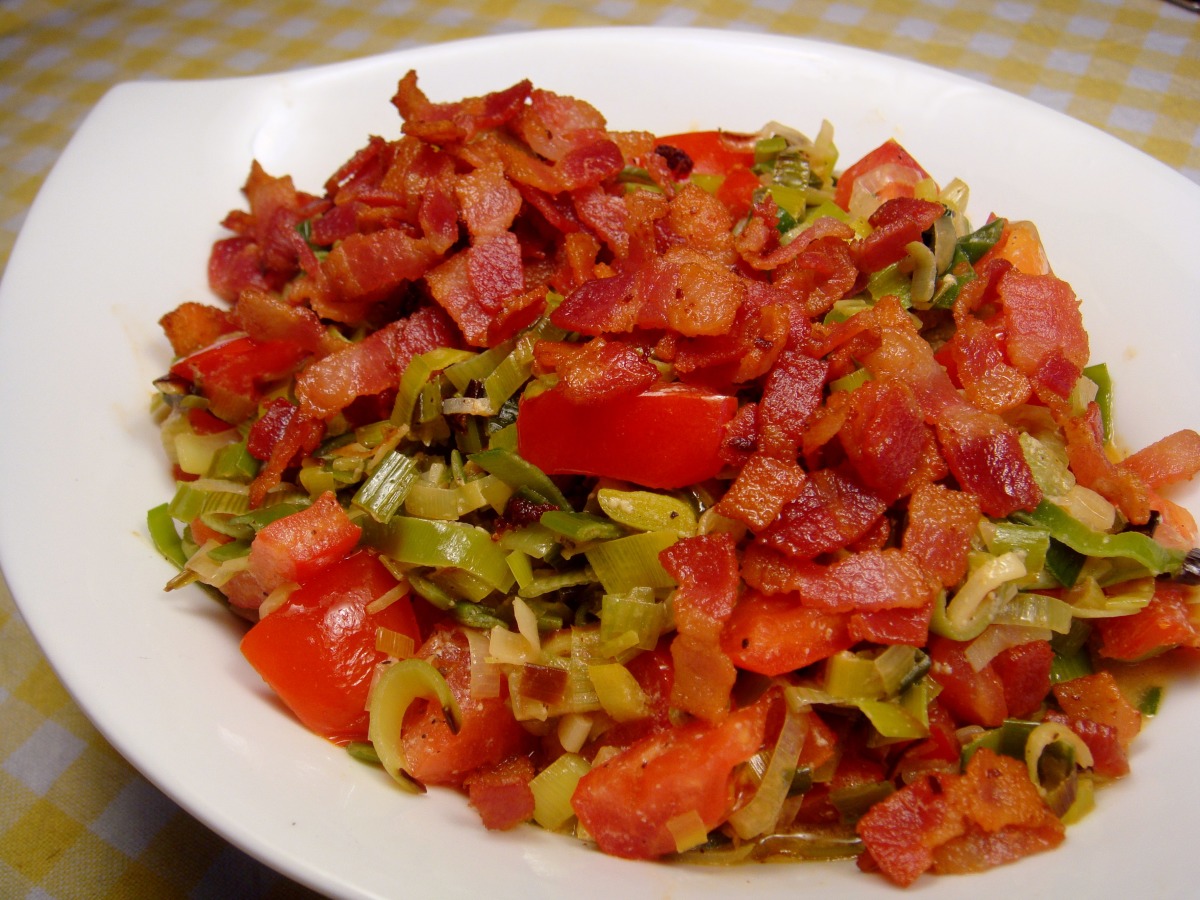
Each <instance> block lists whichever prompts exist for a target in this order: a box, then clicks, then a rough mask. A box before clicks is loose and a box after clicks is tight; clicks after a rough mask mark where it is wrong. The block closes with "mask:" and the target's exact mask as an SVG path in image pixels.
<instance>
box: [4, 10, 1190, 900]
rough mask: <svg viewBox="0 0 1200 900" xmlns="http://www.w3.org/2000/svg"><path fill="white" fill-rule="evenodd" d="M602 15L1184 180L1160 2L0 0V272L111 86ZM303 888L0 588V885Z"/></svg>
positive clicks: (1181, 46) (1175, 17)
mask: <svg viewBox="0 0 1200 900" xmlns="http://www.w3.org/2000/svg"><path fill="white" fill-rule="evenodd" d="M607 25H659V26H676V27H679V26H685V27H719V28H732V29H740V30H746V31H762V32H771V33H776V34H792V35H801V36H805V37H811V38H817V39H821V40H826V41H831V42H835V43H840V44H845V45H852V46H857V47H864V48H868V49H873V50H878V51H882V52H885V53H889V54H893V55H895V56H900V57H905V58H909V59H914V60H918V61H921V62H924V63H928V64H931V65H934V66H938V67H940V68H943V69H947V70H950V71H954V72H958V73H960V74H962V75H966V76H967V77H970V78H974V79H977V80H980V81H984V82H987V83H990V84H994V85H997V86H999V87H1002V88H1005V89H1007V90H1009V91H1012V92H1014V93H1016V94H1020V95H1023V96H1026V97H1029V98H1031V99H1033V100H1035V101H1037V102H1039V103H1042V104H1044V105H1046V106H1049V107H1052V108H1054V109H1057V110H1059V111H1061V112H1063V113H1066V114H1067V115H1070V116H1073V117H1075V118H1077V119H1080V120H1083V121H1085V122H1088V123H1090V124H1092V125H1095V126H1097V127H1099V128H1101V129H1103V130H1105V131H1107V132H1109V133H1111V134H1113V135H1115V136H1116V137H1118V138H1120V139H1121V140H1123V141H1125V142H1127V143H1129V144H1132V145H1133V146H1135V147H1137V148H1139V149H1141V150H1143V151H1145V152H1146V153H1148V154H1150V155H1151V156H1154V157H1157V158H1158V159H1160V160H1162V161H1163V162H1164V163H1166V164H1167V165H1169V166H1171V167H1173V168H1175V169H1177V170H1179V171H1180V172H1182V173H1183V174H1184V175H1185V176H1187V177H1188V178H1191V179H1192V180H1194V181H1197V182H1200V16H1197V15H1195V14H1193V13H1189V12H1187V11H1185V10H1182V9H1179V8H1177V7H1175V6H1173V5H1171V4H1169V3H1167V2H1165V0H1124V2H1123V0H1048V2H1040V3H1039V2H1032V0H1031V2H1019V0H995V2H986V0H907V2H906V0H873V2H857V0H839V2H806V0H793V2H788V0H722V2H720V3H717V2H705V3H700V2H692V3H684V2H679V3H671V2H665V0H559V2H543V0H438V2H429V0H409V2H401V0H375V2H367V0H355V2H352V0H325V2H310V0H265V2H258V0H255V2H244V0H243V2H237V3H234V2H227V0H182V2H181V0H130V2H123V3H112V2H108V0H0V271H3V267H4V264H5V263H6V262H7V260H8V256H9V253H10V252H11V249H12V246H13V243H14V241H15V240H16V237H17V233H18V232H19V231H20V228H21V223H22V221H23V220H24V217H25V214H26V212H27V210H28V209H29V206H30V205H31V204H32V203H33V200H34V197H35V195H36V194H37V191H38V187H39V186H40V184H41V182H42V180H43V179H44V178H45V176H46V174H47V172H48V171H49V170H50V168H51V167H52V166H53V164H54V161H55V160H56V159H57V157H58V154H59V153H60V152H61V151H62V149H63V148H64V147H65V146H66V144H67V142H68V140H69V139H70V137H71V135H72V134H73V132H74V131H75V129H76V127H77V126H78V125H79V123H80V122H81V121H82V119H83V117H84V116H85V115H86V114H87V112H88V111H89V110H90V109H91V108H92V106H93V105H94V104H95V103H96V101H97V100H98V99H99V98H100V97H101V96H102V95H103V94H104V92H105V91H106V90H107V89H108V88H109V87H110V86H112V85H114V84H116V83H118V82H122V81H129V80H139V79H191V78H211V77H226V76H237V75H249V74H257V73H263V72H273V71H281V70H288V69H295V68H300V67H306V66H312V65H319V64H322V63H329V62H335V61H339V60H344V59H350V58H354V57H361V56H367V55H371V54H375V53H381V52H385V51H388V50H393V49H397V48H403V47H413V46H418V45H423V44H431V43H438V42H442V41H448V40H454V39H457V38H464V37H472V36H477V35H482V34H498V33H506V32H516V31H527V30H532V29H539V28H560V27H569V26H607ZM0 502H3V500H2V499H0ZM310 895H311V893H310V892H309V891H307V890H306V889H305V888H303V887H301V886H299V885H297V884H294V883H292V882H290V881H289V880H288V879H286V878H284V877H282V876H280V875H278V874H276V873H274V872H272V871H271V870H270V869H268V868H266V867H264V866H262V865H261V864H259V863H258V862H257V861H255V860H252V859H250V858H249V857H248V856H246V855H245V854H244V853H242V852H241V851H239V850H238V849H237V848H235V847H232V846H230V845H229V844H227V843H226V842H225V841H224V840H222V839H221V838H220V837H219V836H218V835H216V834H214V833H213V832H212V831H210V830H209V829H208V828H206V827H205V826H204V825H203V824H201V823H199V822H197V821H196V820H195V819H193V818H191V817H190V816H189V815H188V814H187V813H185V812H183V811H182V810H180V809H179V808H178V807H176V806H175V804H174V803H172V802H171V801H170V800H169V799H168V798H167V797H165V796H164V795H163V794H161V793H160V792H159V791H158V790H157V789H155V788H154V787H153V786H151V785H150V784H149V783H148V782H146V780H145V779H143V778H142V777H141V776H140V775H139V774H138V773H137V772H136V771H135V770H134V769H133V768H132V767H131V766H129V765H128V764H127V763H126V762H125V761H124V760H123V759H122V758H121V757H120V756H119V755H118V754H117V752H116V751H115V750H113V749H112V747H110V746H109V745H108V743H107V742H106V741H105V740H104V738H103V737H101V735H100V734H99V733H98V732H97V731H96V729H95V728H94V727H93V726H92V725H91V723H89V722H88V720H87V719H86V717H85V716H84V715H83V713H82V712H81V711H80V710H79V708H78V707H77V706H76V705H75V704H74V703H73V702H72V700H71V698H70V697H69V695H68V694H67V692H66V691H65V690H64V688H63V687H62V685H61V683H60V682H59V681H58V679H57V678H56V676H55V675H54V672H53V670H52V669H51V667H50V665H49V664H48V663H47V661H46V659H45V657H44V656H43V655H42V653H41V652H40V650H39V649H38V647H37V644H36V643H35V642H34V640H33V638H32V636H31V635H30V633H29V631H28V629H27V628H26V627H25V625H24V623H23V622H22V621H21V619H20V615H19V614H18V612H17V610H16V607H15V605H14V603H13V599H12V597H11V595H10V593H9V591H8V588H7V587H6V586H5V585H4V583H3V580H2V578H0V896H4V897H40V898H45V897H54V898H73V897H89V898H94V897H105V896H111V897H123V898H126V897H131V898H141V897H155V898H159V897H173V896H181V897H182V896H186V897H197V898H203V897H226V896H239V897H297V896H310Z"/></svg>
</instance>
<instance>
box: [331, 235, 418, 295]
mask: <svg viewBox="0 0 1200 900" xmlns="http://www.w3.org/2000/svg"><path fill="white" fill-rule="evenodd" d="M435 258H436V257H435V254H434V253H433V251H432V249H431V248H430V247H429V245H428V243H427V242H426V241H424V240H423V239H421V238H416V237H413V236H412V235H411V234H409V233H408V232H407V231H404V230H401V229H399V228H388V229H385V230H383V231H376V232H372V233H370V234H361V233H360V234H352V235H350V236H349V237H347V238H346V239H345V240H343V241H341V242H340V243H339V244H338V245H337V246H336V247H334V248H333V249H332V250H330V251H329V255H328V256H327V257H325V260H324V261H323V262H322V263H321V271H322V272H323V274H324V275H325V277H326V278H328V279H329V283H330V285H331V287H332V288H333V291H334V295H335V298H336V300H337V301H338V302H340V303H348V304H356V303H360V302H366V303H373V302H376V301H378V300H382V299H383V298H385V297H387V296H388V295H389V294H391V293H392V292H393V291H395V290H396V289H397V288H399V287H400V286H401V285H403V284H404V283H405V282H409V281H415V280H417V279H418V278H420V277H421V276H422V275H424V274H425V270H426V269H428V268H429V265H430V263H432V262H433V260H434V259H435Z"/></svg>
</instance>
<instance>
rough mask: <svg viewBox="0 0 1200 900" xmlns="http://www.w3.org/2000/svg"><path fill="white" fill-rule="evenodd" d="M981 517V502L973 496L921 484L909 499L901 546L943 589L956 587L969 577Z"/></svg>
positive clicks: (939, 486) (938, 485)
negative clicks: (968, 562)
mask: <svg viewBox="0 0 1200 900" xmlns="http://www.w3.org/2000/svg"><path fill="white" fill-rule="evenodd" d="M981 518H982V514H981V513H980V511H979V502H978V500H976V498H975V497H974V496H972V495H971V494H967V493H963V492H962V491H955V490H951V489H950V488H947V487H944V486H942V485H940V484H927V485H922V486H921V487H919V488H917V490H915V491H913V494H912V496H911V497H910V498H909V501H908V525H907V526H906V527H905V529H904V537H903V539H902V544H901V546H902V547H903V548H904V550H905V552H907V553H910V554H912V555H913V556H914V557H916V559H917V560H918V561H919V562H920V563H921V566H922V568H924V569H925V571H927V572H929V573H930V574H931V575H932V576H933V577H935V578H936V579H937V580H938V581H940V582H941V584H942V586H943V587H947V588H949V587H953V586H954V585H956V584H958V583H959V582H960V581H962V579H963V578H964V577H965V576H966V574H967V559H968V553H969V552H970V549H971V539H972V538H973V537H974V535H975V529H976V528H977V527H978V525H979V520H980V519H981Z"/></svg>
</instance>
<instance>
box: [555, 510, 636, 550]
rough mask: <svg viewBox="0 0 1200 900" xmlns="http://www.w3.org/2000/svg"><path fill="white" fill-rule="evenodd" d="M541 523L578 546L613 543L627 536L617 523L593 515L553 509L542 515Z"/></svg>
mask: <svg viewBox="0 0 1200 900" xmlns="http://www.w3.org/2000/svg"><path fill="white" fill-rule="evenodd" d="M539 521H540V522H541V524H542V525H545V526H546V527H547V528H549V529H550V530H551V531H553V532H554V533H555V534H559V535H562V536H563V537H565V538H567V539H568V540H570V541H572V542H573V543H576V544H586V543H590V542H592V541H611V540H613V539H615V538H619V537H622V536H623V535H624V534H625V530H624V529H623V528H622V527H621V526H620V525H618V524H617V523H616V522H613V521H611V520H609V519H606V518H603V517H601V516H594V515H592V514H591V513H577V512H566V511H564V510H561V509H553V510H550V511H549V512H544V513H542V516H541V518H540V519H539Z"/></svg>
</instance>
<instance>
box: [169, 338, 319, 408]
mask: <svg viewBox="0 0 1200 900" xmlns="http://www.w3.org/2000/svg"><path fill="white" fill-rule="evenodd" d="M306 356H308V351H306V350H305V349H304V348H303V347H301V346H299V345H298V344H294V343H292V342H291V341H256V340H255V339H254V338H251V337H239V338H233V339H232V340H225V341H221V342H219V343H216V344H213V345H211V346H209V347H205V348H204V349H203V350H199V351H197V352H195V353H193V354H191V355H190V356H185V357H184V358H183V359H180V360H177V361H176V362H175V363H174V364H173V365H172V366H171V374H172V375H174V376H176V377H178V378H185V379H187V380H188V381H190V382H192V383H193V384H194V385H195V386H196V387H197V388H198V389H199V390H200V391H201V392H202V393H203V394H204V395H205V396H206V397H208V399H209V402H210V409H211V410H212V412H213V414H214V415H216V416H217V417H218V418H221V419H224V420H226V421H228V422H232V423H233V424H237V423H238V422H240V421H242V420H243V419H246V418H248V417H249V416H251V415H253V413H254V409H255V406H256V405H257V403H258V399H259V393H260V388H261V387H262V385H263V384H264V383H266V382H268V381H273V380H275V379H278V378H283V377H284V376H285V375H290V374H291V373H292V372H294V371H295V370H296V368H297V367H298V366H299V365H300V363H301V362H302V361H303V360H304V358H305V357H306Z"/></svg>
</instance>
